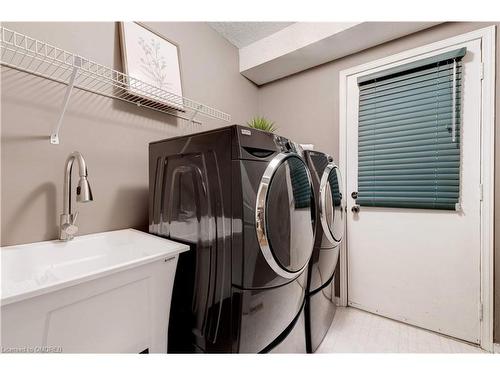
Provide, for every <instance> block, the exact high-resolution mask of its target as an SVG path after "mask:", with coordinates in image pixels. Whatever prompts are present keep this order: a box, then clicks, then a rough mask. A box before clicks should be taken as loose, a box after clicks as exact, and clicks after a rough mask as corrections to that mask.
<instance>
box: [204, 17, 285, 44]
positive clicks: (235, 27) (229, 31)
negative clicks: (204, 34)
mask: <svg viewBox="0 0 500 375" xmlns="http://www.w3.org/2000/svg"><path fill="white" fill-rule="evenodd" d="M208 24H209V25H210V26H211V27H212V28H213V29H214V30H215V31H217V32H218V33H219V34H221V35H222V36H223V37H224V38H226V39H227V40H228V41H229V42H231V43H232V44H234V45H235V46H236V47H238V48H242V47H246V46H248V45H249V44H252V43H253V42H256V41H258V40H260V39H262V38H265V37H266V36H269V35H271V34H274V33H276V32H278V31H280V30H282V29H284V28H285V27H287V26H290V25H291V24H293V22H209V23H208Z"/></svg>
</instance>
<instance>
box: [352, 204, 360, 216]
mask: <svg viewBox="0 0 500 375" xmlns="http://www.w3.org/2000/svg"><path fill="white" fill-rule="evenodd" d="M351 211H352V212H353V213H355V214H357V213H358V212H359V206H358V205H357V204H355V205H354V206H352V207H351Z"/></svg>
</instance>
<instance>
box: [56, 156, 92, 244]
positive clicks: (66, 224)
mask: <svg viewBox="0 0 500 375" xmlns="http://www.w3.org/2000/svg"><path fill="white" fill-rule="evenodd" d="M75 159H76V160H77V162H78V168H79V175H80V181H79V182H78V186H77V188H76V200H77V202H90V201H92V200H94V199H93V197H92V190H91V189H90V184H89V182H88V181H87V166H86V164H85V159H84V158H83V156H82V154H80V153H79V152H78V151H74V152H72V153H71V154H70V155H69V156H68V159H67V160H66V166H65V169H64V191H63V194H64V200H63V213H62V214H61V216H60V220H59V223H60V226H59V239H60V240H63V241H69V240H72V239H73V238H74V236H75V234H76V233H77V232H78V227H77V226H76V225H75V223H76V218H77V217H78V211H77V212H75V213H74V214H73V213H72V212H71V171H72V170H73V163H74V162H75Z"/></svg>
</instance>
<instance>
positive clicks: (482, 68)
mask: <svg viewBox="0 0 500 375" xmlns="http://www.w3.org/2000/svg"><path fill="white" fill-rule="evenodd" d="M479 78H480V79H481V80H482V79H483V78H484V63H483V62H482V63H481V64H480V65H479Z"/></svg>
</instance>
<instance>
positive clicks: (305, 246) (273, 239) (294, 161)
mask: <svg viewBox="0 0 500 375" xmlns="http://www.w3.org/2000/svg"><path fill="white" fill-rule="evenodd" d="M312 203H313V201H312V185H311V180H310V177H309V172H308V169H307V166H306V164H305V163H304V161H303V160H302V159H301V158H299V157H298V156H290V157H287V158H286V159H284V160H283V161H282V162H281V164H280V165H279V166H278V167H277V168H276V171H275V172H274V174H273V176H272V178H271V181H270V183H269V189H268V192H267V201H266V232H267V237H268V241H269V247H270V249H271V252H272V254H273V256H274V258H275V259H276V261H277V262H278V263H279V265H280V266H281V267H283V268H284V269H286V270H287V271H289V272H297V271H299V270H301V269H302V268H304V267H305V266H306V264H307V262H308V260H309V258H310V256H311V252H312V247H313V242H314V233H313V222H312V211H313V210H312Z"/></svg>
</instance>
